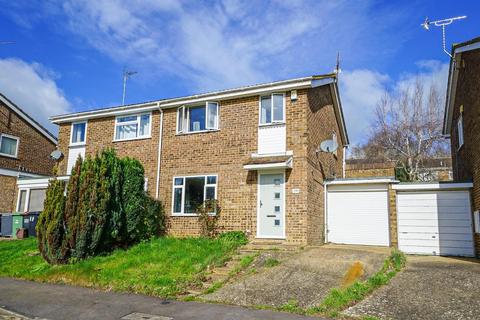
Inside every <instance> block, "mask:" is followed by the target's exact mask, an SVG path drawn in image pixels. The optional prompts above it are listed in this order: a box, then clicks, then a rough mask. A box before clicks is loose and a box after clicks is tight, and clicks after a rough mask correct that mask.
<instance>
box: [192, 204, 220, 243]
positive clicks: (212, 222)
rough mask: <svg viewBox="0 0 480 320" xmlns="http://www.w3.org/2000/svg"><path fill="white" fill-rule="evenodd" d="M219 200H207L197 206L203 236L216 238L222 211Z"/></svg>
mask: <svg viewBox="0 0 480 320" xmlns="http://www.w3.org/2000/svg"><path fill="white" fill-rule="evenodd" d="M221 211H222V210H221V208H220V205H219V204H218V201H217V200H214V199H212V200H205V201H204V202H203V203H202V204H201V205H199V206H198V207H197V210H196V212H197V214H198V223H199V224H200V234H201V235H202V236H203V237H208V238H214V237H215V236H216V235H217V234H218V220H219V219H220V212H221Z"/></svg>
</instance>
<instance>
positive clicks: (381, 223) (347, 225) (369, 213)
mask: <svg viewBox="0 0 480 320" xmlns="http://www.w3.org/2000/svg"><path fill="white" fill-rule="evenodd" d="M388 226H389V218H388V187H387V185H386V184H366V185H330V186H328V193H327V241H328V242H332V243H344V244H360V245H377V246H388V245H390V239H389V227H388Z"/></svg>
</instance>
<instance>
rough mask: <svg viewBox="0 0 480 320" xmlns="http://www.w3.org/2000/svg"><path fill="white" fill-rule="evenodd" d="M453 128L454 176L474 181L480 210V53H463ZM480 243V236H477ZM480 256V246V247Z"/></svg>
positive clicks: (474, 200)
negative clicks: (461, 134) (459, 126)
mask: <svg viewBox="0 0 480 320" xmlns="http://www.w3.org/2000/svg"><path fill="white" fill-rule="evenodd" d="M458 66H459V67H460V70H459V75H458V83H457V88H456V95H455V103H454V110H453V122H452V126H451V127H452V128H451V132H450V135H451V142H452V143H451V145H452V160H453V175H454V179H455V180H458V181H464V180H473V191H472V203H473V210H480V147H479V145H478V141H479V140H480V50H479V49H477V50H473V51H467V52H464V53H462V55H461V59H458ZM462 105H463V123H464V125H463V126H464V131H463V132H464V145H463V146H462V147H461V148H460V149H458V135H457V130H456V128H457V120H458V118H459V116H460V106H462ZM475 236H476V241H477V244H478V243H480V235H479V234H476V235H475ZM477 255H479V256H480V246H478V245H477Z"/></svg>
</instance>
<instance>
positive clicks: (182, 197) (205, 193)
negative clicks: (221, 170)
mask: <svg viewBox="0 0 480 320" xmlns="http://www.w3.org/2000/svg"><path fill="white" fill-rule="evenodd" d="M216 198H217V176H216V175H211V176H191V177H174V178H173V195H172V212H173V214H195V213H196V211H197V208H198V207H199V206H200V205H201V204H202V203H203V202H204V201H206V200H214V199H216ZM212 213H213V212H212Z"/></svg>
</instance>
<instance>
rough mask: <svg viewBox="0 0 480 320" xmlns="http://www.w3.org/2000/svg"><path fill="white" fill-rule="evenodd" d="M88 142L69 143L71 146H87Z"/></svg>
mask: <svg viewBox="0 0 480 320" xmlns="http://www.w3.org/2000/svg"><path fill="white" fill-rule="evenodd" d="M86 145H87V144H86V143H85V142H82V143H70V144H69V145H68V147H69V148H72V147H73V148H75V147H85V146H86Z"/></svg>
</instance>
